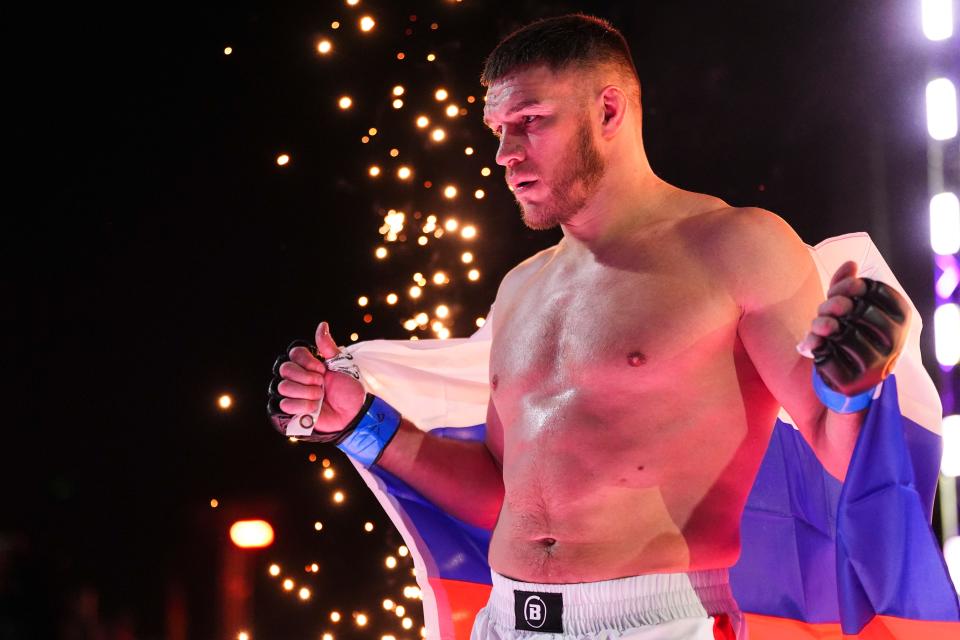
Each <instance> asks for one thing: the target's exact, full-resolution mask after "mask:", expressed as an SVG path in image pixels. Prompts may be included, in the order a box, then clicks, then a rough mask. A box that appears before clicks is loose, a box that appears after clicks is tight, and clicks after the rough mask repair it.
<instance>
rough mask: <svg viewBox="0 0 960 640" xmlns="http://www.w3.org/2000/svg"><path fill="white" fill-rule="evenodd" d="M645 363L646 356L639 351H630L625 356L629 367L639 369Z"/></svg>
mask: <svg viewBox="0 0 960 640" xmlns="http://www.w3.org/2000/svg"><path fill="white" fill-rule="evenodd" d="M646 363H647V356H645V355H643V353H641V352H640V351H631V352H630V353H628V354H627V364H629V365H630V366H631V367H640V366H642V365H644V364H646Z"/></svg>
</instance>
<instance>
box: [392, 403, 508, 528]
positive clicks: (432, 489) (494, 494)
mask: <svg viewBox="0 0 960 640" xmlns="http://www.w3.org/2000/svg"><path fill="white" fill-rule="evenodd" d="M377 464H378V465H379V466H380V467H383V468H384V469H386V470H387V471H389V472H390V473H392V474H393V475H395V476H397V477H398V478H400V479H401V480H403V481H404V482H406V483H407V484H409V485H410V486H411V487H413V488H414V489H416V490H417V491H419V492H420V493H421V494H422V495H423V496H424V497H425V498H427V499H428V500H430V501H431V502H433V503H434V504H436V505H437V506H438V507H440V508H441V509H443V510H444V511H446V512H447V513H449V514H451V515H453V516H455V517H457V518H459V519H460V520H463V521H464V522H467V523H468V524H472V525H475V526H478V527H483V528H486V529H492V528H493V526H494V525H495V524H496V521H497V517H498V516H499V514H500V507H501V505H502V504H503V491H504V490H503V474H502V472H501V471H500V468H499V466H498V465H497V463H496V460H494V458H493V456H492V455H491V454H490V451H489V449H487V447H486V445H485V444H484V443H483V442H474V441H464V440H454V439H449V438H440V437H437V436H432V435H430V434H429V433H426V432H423V431H421V430H420V429H418V428H417V427H415V426H414V425H413V424H411V423H410V422H409V421H407V420H403V421H402V422H401V423H400V428H399V429H398V430H397V433H396V435H395V436H394V437H393V440H392V441H391V442H390V444H389V445H388V446H387V448H386V449H384V451H383V454H382V455H381V456H380V460H379V461H378V462H377Z"/></svg>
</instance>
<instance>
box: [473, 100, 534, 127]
mask: <svg viewBox="0 0 960 640" xmlns="http://www.w3.org/2000/svg"><path fill="white" fill-rule="evenodd" d="M540 104H541V102H540V101H539V100H537V99H536V98H530V99H528V100H521V101H520V102H518V103H516V104H515V105H513V106H512V107H510V108H509V109H507V115H508V116H510V115H513V114H515V113H516V112H517V111H520V110H521V109H526V108H527V107H533V106H538V105H540ZM483 124H485V125H487V126H488V127H489V126H490V121H489V120H487V116H483Z"/></svg>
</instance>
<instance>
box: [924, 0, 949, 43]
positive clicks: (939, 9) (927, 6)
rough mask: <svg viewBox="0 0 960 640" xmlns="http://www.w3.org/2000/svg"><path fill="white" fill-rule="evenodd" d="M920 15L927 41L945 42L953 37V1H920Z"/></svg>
mask: <svg viewBox="0 0 960 640" xmlns="http://www.w3.org/2000/svg"><path fill="white" fill-rule="evenodd" d="M920 13H921V22H922V23H923V35H925V36H927V39H928V40H933V41H939V40H946V39H947V38H949V37H950V36H952V35H953V0H922V3H921V8H920Z"/></svg>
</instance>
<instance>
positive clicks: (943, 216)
mask: <svg viewBox="0 0 960 640" xmlns="http://www.w3.org/2000/svg"><path fill="white" fill-rule="evenodd" d="M930 246H931V247H932V248H933V251H934V252H935V253H938V254H940V255H942V256H949V255H952V254H954V253H957V252H958V251H960V200H958V199H957V196H956V194H954V193H951V192H949V191H945V192H943V193H938V194H937V195H935V196H933V197H932V198H930Z"/></svg>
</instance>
